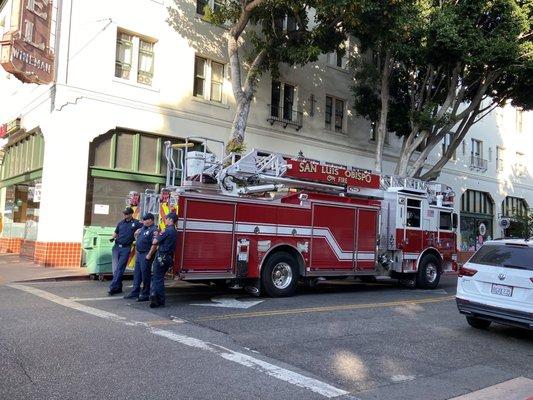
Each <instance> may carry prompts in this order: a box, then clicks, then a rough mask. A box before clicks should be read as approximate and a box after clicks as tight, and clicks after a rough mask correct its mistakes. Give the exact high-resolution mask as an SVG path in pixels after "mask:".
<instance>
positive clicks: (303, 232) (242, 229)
mask: <svg viewBox="0 0 533 400" xmlns="http://www.w3.org/2000/svg"><path fill="white" fill-rule="evenodd" d="M186 226H187V230H191V231H200V232H226V233H231V232H233V223H231V222H215V221H200V220H187V225H186ZM178 227H179V228H180V229H183V222H182V221H180V223H179V224H178ZM256 228H259V232H260V234H263V235H265V234H267V235H276V234H277V235H283V236H293V231H296V234H295V235H296V236H299V237H302V236H303V237H310V236H311V232H312V233H313V237H316V238H322V239H325V240H326V242H327V243H328V244H329V246H330V248H331V249H332V250H333V253H334V254H335V256H336V257H337V259H338V260H339V261H351V260H352V258H353V251H344V250H342V248H341V247H340V245H339V244H338V243H337V241H336V240H335V237H334V236H333V234H332V233H331V231H330V230H329V229H328V228H314V229H311V228H310V227H308V226H290V225H280V226H277V227H276V225H264V224H250V223H237V224H236V225H235V231H236V232H238V233H254V231H255V229H256ZM276 231H277V232H276ZM374 258H375V254H374V253H373V252H358V253H357V260H361V261H364V260H367V261H373V260H374Z"/></svg>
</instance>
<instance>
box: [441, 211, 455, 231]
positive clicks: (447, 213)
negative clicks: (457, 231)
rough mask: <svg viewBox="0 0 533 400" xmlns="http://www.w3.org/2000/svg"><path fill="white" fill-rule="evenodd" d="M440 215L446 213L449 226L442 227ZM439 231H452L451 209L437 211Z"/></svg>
mask: <svg viewBox="0 0 533 400" xmlns="http://www.w3.org/2000/svg"><path fill="white" fill-rule="evenodd" d="M442 215H448V216H449V217H450V228H449V229H445V228H443V227H442V220H441V218H442ZM439 231H445V232H452V231H453V216H452V212H451V211H439Z"/></svg>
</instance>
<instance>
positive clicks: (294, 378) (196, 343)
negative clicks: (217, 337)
mask: <svg viewBox="0 0 533 400" xmlns="http://www.w3.org/2000/svg"><path fill="white" fill-rule="evenodd" d="M9 286H10V287H12V288H13V289H18V290H21V291H23V292H26V293H30V294H33V295H35V296H37V297H40V298H43V299H46V300H48V301H50V302H53V303H56V304H59V305H62V306H64V307H68V308H71V309H74V310H77V311H81V312H84V313H86V314H90V315H92V316H95V317H98V318H103V319H106V320H109V321H113V322H118V323H121V324H124V325H128V326H137V327H144V328H146V329H147V330H148V332H150V333H152V334H154V335H157V336H160V337H163V338H166V339H169V340H172V341H174V342H177V343H180V344H183V345H185V346H189V347H193V348H196V349H199V350H203V351H207V352H210V353H214V354H216V355H218V356H220V357H222V358H224V359H226V360H228V361H231V362H234V363H237V364H239V365H242V366H245V367H248V368H250V369H253V370H254V371H258V372H261V373H264V374H266V375H269V376H271V377H273V378H276V379H279V380H281V381H284V382H287V383H290V384H292V385H294V386H297V387H300V388H303V389H307V390H310V391H312V392H314V393H317V394H320V395H322V396H323V397H326V398H328V399H333V398H336V397H340V396H346V395H349V392H347V391H345V390H342V389H339V388H336V387H334V386H332V385H330V384H328V383H326V382H322V381H319V380H318V379H314V378H310V377H308V376H305V375H302V374H299V373H297V372H294V371H291V370H288V369H286V368H282V367H279V366H277V365H274V364H271V363H269V362H267V361H263V360H260V359H258V358H255V357H252V356H249V355H247V354H244V353H240V352H237V351H234V350H230V349H228V348H226V347H223V346H219V345H217V344H214V343H210V342H207V341H204V340H201V339H197V338H194V337H191V336H186V335H181V334H178V333H176V332H172V331H169V330H164V329H159V328H154V327H153V326H154V325H156V326H157V325H160V324H161V321H160V320H153V321H148V322H140V321H133V320H128V319H126V318H125V317H121V316H119V315H117V314H114V313H111V312H108V311H104V310H100V309H98V308H94V307H89V306H86V305H83V304H79V303H76V302H75V301H73V300H70V299H65V298H63V297H60V296H57V295H55V294H52V293H50V292H46V291H44V290H41V289H36V288H33V287H30V286H24V285H17V284H11V285H9ZM181 321H182V320H181ZM350 398H352V399H355V398H353V397H350Z"/></svg>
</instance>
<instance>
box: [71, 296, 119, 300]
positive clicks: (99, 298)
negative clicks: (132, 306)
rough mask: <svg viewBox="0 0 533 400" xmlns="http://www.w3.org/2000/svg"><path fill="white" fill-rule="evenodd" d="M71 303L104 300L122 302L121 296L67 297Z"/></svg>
mask: <svg viewBox="0 0 533 400" xmlns="http://www.w3.org/2000/svg"><path fill="white" fill-rule="evenodd" d="M68 300H71V301H104V300H124V297H122V296H107V297H69V298H68Z"/></svg>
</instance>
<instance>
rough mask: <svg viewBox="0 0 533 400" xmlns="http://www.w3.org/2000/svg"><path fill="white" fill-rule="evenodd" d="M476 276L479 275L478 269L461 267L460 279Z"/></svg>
mask: <svg viewBox="0 0 533 400" xmlns="http://www.w3.org/2000/svg"><path fill="white" fill-rule="evenodd" d="M475 274H477V270H476V269H472V268H466V267H460V268H459V273H458V274H457V276H458V277H459V278H460V277H462V276H474V275H475Z"/></svg>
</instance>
